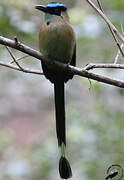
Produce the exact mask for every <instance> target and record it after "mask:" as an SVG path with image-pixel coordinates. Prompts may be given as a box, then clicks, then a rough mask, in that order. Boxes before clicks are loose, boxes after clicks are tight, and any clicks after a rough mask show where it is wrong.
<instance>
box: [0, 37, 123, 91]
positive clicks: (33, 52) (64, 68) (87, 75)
mask: <svg viewBox="0 0 124 180" xmlns="http://www.w3.org/2000/svg"><path fill="white" fill-rule="evenodd" d="M0 44H2V45H6V46H9V47H11V48H14V49H17V50H19V51H21V52H23V53H25V54H28V55H30V56H33V57H35V58H36V59H38V60H42V61H44V62H46V63H48V64H49V65H50V66H53V67H55V68H60V70H62V71H68V72H71V73H73V74H74V75H79V76H82V77H85V78H88V79H92V80H96V81H99V82H102V83H105V84H109V85H113V86H117V87H121V88H124V81H120V80H116V79H113V78H109V77H107V76H102V75H98V74H95V73H92V72H88V71H87V70H86V69H85V68H83V69H81V68H78V67H73V66H71V65H66V64H63V63H60V62H56V61H53V62H51V61H49V60H48V59H47V58H46V57H44V56H43V55H42V54H41V53H40V52H39V51H36V50H34V49H32V48H30V47H29V46H26V45H24V44H23V43H20V42H18V43H17V42H15V41H14V40H10V39H7V38H5V37H3V36H0ZM0 65H3V66H6V67H10V66H12V65H10V64H9V66H8V64H6V65H5V63H3V62H1V64H0ZM10 68H11V67H10ZM12 68H13V67H12ZM13 69H16V70H19V71H21V70H20V69H19V67H15V68H13ZM31 73H33V72H31ZM35 74H40V73H39V72H38V73H35Z"/></svg>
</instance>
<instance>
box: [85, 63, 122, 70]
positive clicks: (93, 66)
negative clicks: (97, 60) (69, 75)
mask: <svg viewBox="0 0 124 180" xmlns="http://www.w3.org/2000/svg"><path fill="white" fill-rule="evenodd" d="M94 68H113V69H124V64H94V63H90V64H88V65H86V66H85V67H84V68H83V70H90V69H94Z"/></svg>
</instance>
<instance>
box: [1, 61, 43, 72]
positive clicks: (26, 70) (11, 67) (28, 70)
mask: <svg viewBox="0 0 124 180" xmlns="http://www.w3.org/2000/svg"><path fill="white" fill-rule="evenodd" d="M0 65H1V66H4V67H7V68H10V69H14V70H17V71H22V70H21V69H20V68H19V67H17V66H14V65H11V64H9V63H5V62H3V61H0ZM22 72H25V73H32V74H38V75H43V73H41V72H40V71H37V70H34V69H27V68H26V69H24V68H23V71H22Z"/></svg>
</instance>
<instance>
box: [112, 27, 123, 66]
mask: <svg viewBox="0 0 124 180" xmlns="http://www.w3.org/2000/svg"><path fill="white" fill-rule="evenodd" d="M121 31H122V35H123V36H124V29H123V25H122V23H121ZM123 47H124V43H122V44H121V49H123ZM120 54H121V53H120V50H118V52H117V55H116V56H115V61H114V64H117V62H118V59H119V56H120Z"/></svg>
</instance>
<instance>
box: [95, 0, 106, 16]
mask: <svg viewBox="0 0 124 180" xmlns="http://www.w3.org/2000/svg"><path fill="white" fill-rule="evenodd" d="M97 3H98V5H99V8H100V10H101V11H102V12H103V13H104V11H103V8H102V5H101V3H100V1H99V0H97Z"/></svg>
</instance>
